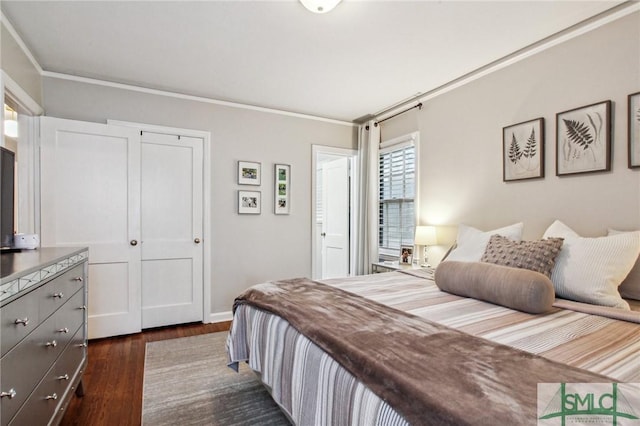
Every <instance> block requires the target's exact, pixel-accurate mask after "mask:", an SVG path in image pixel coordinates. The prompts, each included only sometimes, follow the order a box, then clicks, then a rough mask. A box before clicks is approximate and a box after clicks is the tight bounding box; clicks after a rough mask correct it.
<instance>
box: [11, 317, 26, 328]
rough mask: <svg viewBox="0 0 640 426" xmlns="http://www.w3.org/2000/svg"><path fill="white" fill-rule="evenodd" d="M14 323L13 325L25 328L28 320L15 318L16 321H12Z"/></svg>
mask: <svg viewBox="0 0 640 426" xmlns="http://www.w3.org/2000/svg"><path fill="white" fill-rule="evenodd" d="M14 323H15V324H16V325H18V324H22V325H24V326H25V327H26V326H27V324H29V318H25V319H20V318H16V320H15V321H14Z"/></svg>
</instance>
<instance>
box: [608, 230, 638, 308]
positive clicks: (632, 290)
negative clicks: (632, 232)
mask: <svg viewBox="0 0 640 426" xmlns="http://www.w3.org/2000/svg"><path fill="white" fill-rule="evenodd" d="M622 232H623V231H616V230H614V229H609V232H608V233H607V235H616V234H621V233H622ZM636 232H637V231H636ZM618 291H619V292H620V295H621V296H622V297H624V298H625V299H635V300H640V256H638V259H637V260H636V264H635V265H634V267H633V268H632V269H631V272H629V275H627V278H625V279H624V281H622V284H620V287H618Z"/></svg>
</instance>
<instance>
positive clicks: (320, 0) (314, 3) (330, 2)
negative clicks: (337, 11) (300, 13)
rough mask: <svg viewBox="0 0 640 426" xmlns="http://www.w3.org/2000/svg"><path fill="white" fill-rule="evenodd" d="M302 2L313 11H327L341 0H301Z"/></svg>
mask: <svg viewBox="0 0 640 426" xmlns="http://www.w3.org/2000/svg"><path fill="white" fill-rule="evenodd" d="M300 3H302V5H303V6H304V7H306V8H307V9H309V10H310V11H311V12H313V13H327V12H330V11H331V10H332V9H333V8H334V7H336V6H337V5H338V3H340V0H300Z"/></svg>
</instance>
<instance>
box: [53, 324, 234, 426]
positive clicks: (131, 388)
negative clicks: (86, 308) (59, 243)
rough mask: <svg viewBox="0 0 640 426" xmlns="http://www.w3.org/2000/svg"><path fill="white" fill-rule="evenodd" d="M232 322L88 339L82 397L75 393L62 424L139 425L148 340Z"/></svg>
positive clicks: (210, 330) (209, 330)
mask: <svg viewBox="0 0 640 426" xmlns="http://www.w3.org/2000/svg"><path fill="white" fill-rule="evenodd" d="M229 325H230V323H229V322H223V323H216V324H200V323H198V324H186V325H179V326H172V327H164V328H157V329H151V330H145V331H143V332H142V333H137V334H132V335H128V336H121V337H110V338H106V339H97V340H90V341H89V352H88V358H89V360H88V365H87V369H86V370H85V373H84V379H83V382H84V391H85V394H84V396H83V397H81V398H79V397H77V396H75V395H74V397H73V399H72V400H71V402H70V403H69V407H68V408H67V412H66V414H65V415H64V417H63V418H62V422H61V423H60V424H61V425H65V426H68V425H83V426H88V425H90V426H99V425H122V426H125V425H139V424H140V420H141V417H142V379H143V372H144V353H145V345H146V343H147V342H153V341H157V340H165V339H173V338H176V337H186V336H194V335H197V334H204V333H214V332H217V331H225V330H228V329H229Z"/></svg>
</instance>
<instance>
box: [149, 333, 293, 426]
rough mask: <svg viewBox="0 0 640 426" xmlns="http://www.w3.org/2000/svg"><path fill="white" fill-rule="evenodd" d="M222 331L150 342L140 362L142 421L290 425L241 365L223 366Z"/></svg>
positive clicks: (256, 379)
mask: <svg viewBox="0 0 640 426" xmlns="http://www.w3.org/2000/svg"><path fill="white" fill-rule="evenodd" d="M226 337H227V333H226V332H221V333H210V334H203V335H199V336H191V337H182V338H179V339H170V340H162V341H159V342H150V343H147V346H146V354H145V362H144V390H143V401H142V424H144V425H148V426H151V425H153V426H156V425H289V424H290V423H289V421H288V420H287V418H286V417H285V416H284V414H282V412H281V411H280V409H279V408H278V406H277V405H276V403H275V402H273V400H272V399H271V397H270V396H269V393H268V392H267V390H266V389H265V388H264V386H263V385H262V383H261V382H260V380H259V379H258V377H257V376H256V375H255V373H253V372H252V371H251V370H250V369H249V367H248V366H247V365H246V364H242V365H240V373H236V372H235V371H233V370H231V369H230V368H229V367H227V356H226V351H225V341H226Z"/></svg>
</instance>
